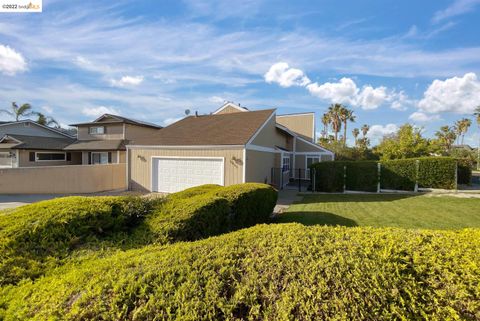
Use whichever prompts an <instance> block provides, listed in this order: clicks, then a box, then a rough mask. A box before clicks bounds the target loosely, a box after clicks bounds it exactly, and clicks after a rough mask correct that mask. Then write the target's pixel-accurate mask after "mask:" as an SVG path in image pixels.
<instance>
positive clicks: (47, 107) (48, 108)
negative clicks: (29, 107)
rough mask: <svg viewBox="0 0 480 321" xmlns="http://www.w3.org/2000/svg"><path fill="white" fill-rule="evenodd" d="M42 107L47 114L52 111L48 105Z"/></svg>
mask: <svg viewBox="0 0 480 321" xmlns="http://www.w3.org/2000/svg"><path fill="white" fill-rule="evenodd" d="M42 109H43V110H44V111H45V112H47V113H49V114H51V113H53V108H52V107H50V106H43V107H42Z"/></svg>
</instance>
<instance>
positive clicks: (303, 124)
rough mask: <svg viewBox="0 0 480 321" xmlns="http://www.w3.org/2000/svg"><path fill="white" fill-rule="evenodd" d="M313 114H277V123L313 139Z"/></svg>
mask: <svg viewBox="0 0 480 321" xmlns="http://www.w3.org/2000/svg"><path fill="white" fill-rule="evenodd" d="M314 122H315V114H313V113H312V114H305V115H285V116H282V115H280V116H277V123H279V124H280V125H283V126H285V127H287V128H288V129H290V130H291V131H293V132H294V133H297V134H298V135H300V136H302V137H303V138H305V139H307V140H308V141H313V140H314V135H315V128H314V126H315V125H314V124H315V123H314Z"/></svg>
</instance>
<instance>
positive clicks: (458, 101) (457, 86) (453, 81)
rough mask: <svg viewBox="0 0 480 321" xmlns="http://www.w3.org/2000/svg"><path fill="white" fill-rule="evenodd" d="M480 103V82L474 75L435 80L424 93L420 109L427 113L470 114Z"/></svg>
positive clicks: (468, 74) (419, 104)
mask: <svg viewBox="0 0 480 321" xmlns="http://www.w3.org/2000/svg"><path fill="white" fill-rule="evenodd" d="M479 102H480V81H479V80H478V79H477V75H476V74H474V73H467V74H465V75H464V76H463V77H453V78H448V79H446V80H438V79H436V80H434V81H433V82H432V83H431V84H430V86H429V87H428V89H427V90H426V91H425V92H424V94H423V98H422V100H420V101H419V103H418V108H420V110H421V111H423V112H426V113H441V112H452V113H457V114H470V113H472V112H473V110H474V109H475V107H476V106H478V104H479Z"/></svg>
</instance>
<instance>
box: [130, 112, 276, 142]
mask: <svg viewBox="0 0 480 321" xmlns="http://www.w3.org/2000/svg"><path fill="white" fill-rule="evenodd" d="M274 112H275V109H267V110H258V111H250V112H245V113H233V114H217V115H206V116H198V117H196V116H190V117H186V118H184V119H182V120H180V121H178V122H176V123H173V124H172V125H170V126H167V127H165V128H163V129H162V130H160V131H159V132H158V133H157V134H155V135H150V136H147V137H143V138H139V139H136V140H134V141H133V142H131V143H130V144H131V145H158V146H176V145H178V146H188V145H244V144H246V143H247V142H248V141H249V139H250V138H251V137H252V136H253V135H254V134H255V132H256V131H257V130H258V129H259V128H260V127H261V126H262V125H263V124H264V123H265V121H266V120H267V119H268V118H269V117H270V116H271V115H272V113H274Z"/></svg>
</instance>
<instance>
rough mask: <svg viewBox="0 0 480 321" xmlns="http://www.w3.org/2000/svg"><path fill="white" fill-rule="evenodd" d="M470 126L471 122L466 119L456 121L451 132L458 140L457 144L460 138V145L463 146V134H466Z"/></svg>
mask: <svg viewBox="0 0 480 321" xmlns="http://www.w3.org/2000/svg"><path fill="white" fill-rule="evenodd" d="M471 125H472V121H471V120H470V119H468V118H463V119H460V120H457V122H456V123H455V126H454V128H453V131H454V132H455V134H456V136H457V138H458V143H460V138H461V139H462V140H461V144H462V145H463V141H464V139H465V134H466V133H467V132H468V129H469V128H470V126H471Z"/></svg>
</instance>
